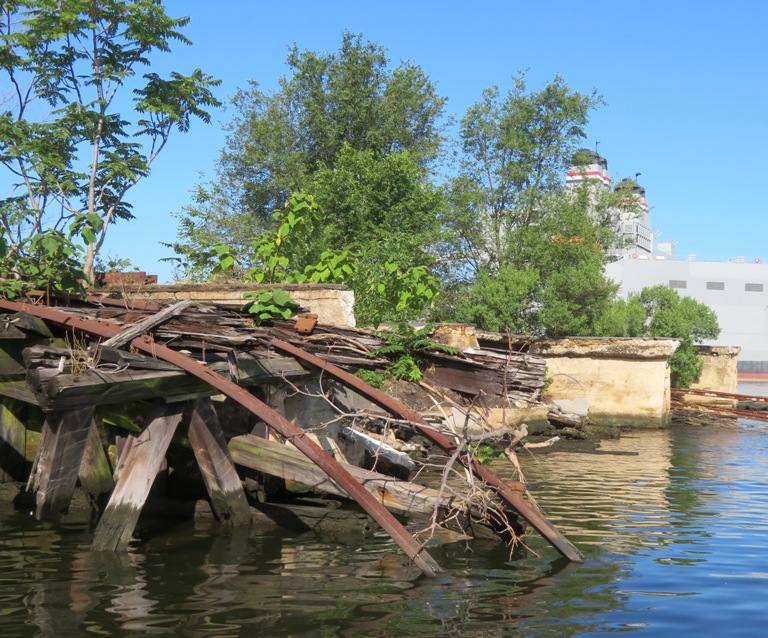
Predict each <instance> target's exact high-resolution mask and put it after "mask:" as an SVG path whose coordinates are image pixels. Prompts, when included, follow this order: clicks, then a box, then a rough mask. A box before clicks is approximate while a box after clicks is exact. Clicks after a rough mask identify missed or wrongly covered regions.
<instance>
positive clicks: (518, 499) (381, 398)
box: [271, 339, 584, 563]
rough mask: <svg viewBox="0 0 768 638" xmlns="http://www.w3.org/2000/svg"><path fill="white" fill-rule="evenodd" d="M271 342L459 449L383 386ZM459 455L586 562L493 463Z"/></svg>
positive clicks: (449, 448) (572, 556)
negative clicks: (501, 474) (503, 478)
mask: <svg viewBox="0 0 768 638" xmlns="http://www.w3.org/2000/svg"><path fill="white" fill-rule="evenodd" d="M271 344H272V347H273V348H275V349H276V350H280V351H282V352H284V353H286V354H289V355H291V356H292V357H294V358H295V359H298V360H299V361H303V362H304V363H306V364H308V365H310V366H312V367H314V368H318V369H319V370H321V371H322V372H323V373H325V374H328V375H329V376H331V377H333V378H335V379H337V380H338V381H341V382H342V383H343V384H344V385H346V386H349V387H351V388H354V389H355V390H356V391H357V392H359V393H360V394H361V395H363V396H365V397H367V398H368V399H370V400H371V401H373V402H374V403H376V404H377V405H378V406H380V407H382V408H383V409H385V410H387V411H388V412H389V413H390V414H394V415H397V416H399V417H401V418H403V419H405V420H406V421H409V422H410V423H412V424H413V425H414V427H416V429H418V431H419V433H420V434H421V435H422V436H424V437H426V438H428V439H429V440H430V441H432V442H433V443H434V444H435V445H437V446H438V447H440V448H441V449H442V450H443V451H445V452H446V453H448V454H454V453H455V452H456V450H457V447H458V446H457V445H456V443H454V441H453V440H452V439H450V438H448V437H447V436H445V435H444V434H441V433H440V432H437V431H435V430H433V429H432V428H431V427H429V424H428V423H427V422H426V421H425V420H424V419H422V418H421V417H420V416H419V415H418V414H416V413H415V412H414V411H413V410H411V409H410V408H408V407H407V406H405V405H403V404H402V403H400V402H399V401H397V400H395V399H393V398H392V397H390V396H388V395H386V394H384V393H383V392H381V391H380V390H376V389H375V388H372V387H371V386H369V385H368V384H367V383H365V382H364V381H363V380H362V379H360V378H359V377H356V376H355V375H353V374H350V373H349V372H346V371H344V370H342V369H341V368H339V367H338V366H336V365H334V364H332V363H329V362H327V361H324V360H323V359H321V358H320V357H317V356H315V355H313V354H311V353H309V352H306V351H305V350H302V349H301V348H297V347H296V346H294V345H291V344H290V343H287V342H285V341H282V340H280V339H273V340H272V341H271ZM459 459H460V460H461V462H462V463H463V464H464V466H465V467H467V468H469V469H470V470H471V471H472V472H473V473H474V475H475V476H476V477H477V478H479V479H481V480H482V481H484V482H485V484H486V485H488V486H489V487H490V488H492V489H493V490H495V491H496V493H497V494H498V495H499V496H500V497H501V498H502V499H503V500H504V501H506V502H507V504H509V505H510V506H511V507H512V508H513V509H514V510H515V511H516V512H517V513H518V514H520V516H522V517H523V518H524V519H525V520H526V521H528V523H529V524H530V525H531V526H532V527H534V528H535V529H536V530H537V531H538V532H539V533H540V534H541V535H542V536H543V537H544V538H546V539H547V540H548V541H549V542H550V544H551V545H552V546H553V547H554V548H555V549H556V550H557V551H559V552H560V553H561V554H562V555H563V556H565V557H566V558H568V559H569V560H572V561H574V562H577V563H581V562H584V556H583V555H582V553H581V552H580V551H579V550H578V549H576V547H575V546H574V545H573V544H572V543H571V542H570V541H569V540H568V539H567V538H566V537H565V536H563V535H562V534H561V533H560V532H559V531H558V530H557V528H556V527H555V526H554V525H553V524H552V523H550V522H549V521H548V520H547V519H546V518H545V517H544V516H543V515H542V514H541V513H540V512H539V511H537V510H535V509H534V508H533V507H532V506H531V505H530V504H529V503H528V501H526V500H525V499H524V498H523V497H522V496H521V495H520V494H519V493H518V492H516V491H515V490H513V489H512V488H511V487H510V486H509V485H507V484H506V483H505V482H504V481H503V480H502V479H501V478H500V477H499V476H497V475H496V474H495V473H494V472H493V471H491V469H490V468H489V467H487V466H485V465H482V464H481V463H479V462H478V461H477V459H476V458H474V457H473V456H472V455H470V454H467V453H466V452H463V453H461V454H460V455H459Z"/></svg>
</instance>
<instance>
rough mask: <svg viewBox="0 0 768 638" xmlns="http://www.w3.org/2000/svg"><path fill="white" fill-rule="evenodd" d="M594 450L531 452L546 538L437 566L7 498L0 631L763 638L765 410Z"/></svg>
mask: <svg viewBox="0 0 768 638" xmlns="http://www.w3.org/2000/svg"><path fill="white" fill-rule="evenodd" d="M600 452H601V453H599V454H586V453H585V454H582V453H565V452H554V453H549V454H546V455H538V456H535V457H533V456H522V457H521V461H522V463H523V464H524V471H525V473H526V476H527V479H528V481H529V483H530V484H531V488H532V491H533V493H534V495H535V496H536V498H537V500H538V501H539V503H540V504H541V505H542V507H543V508H544V511H545V512H546V513H547V515H548V516H549V518H550V519H551V520H552V521H553V522H554V523H555V524H556V525H557V526H558V527H559V529H560V530H561V531H563V532H564V533H565V534H566V535H567V536H568V538H569V539H570V540H571V541H572V542H573V543H574V544H576V545H577V546H578V547H579V548H580V549H581V551H582V552H583V553H584V554H585V555H586V557H587V560H586V562H585V563H584V564H582V565H574V564H569V563H568V562H567V561H564V560H562V559H560V558H559V557H558V556H559V555H558V554H557V553H556V552H555V550H553V549H551V548H549V547H548V546H547V545H546V543H544V542H543V541H542V540H540V539H539V538H533V537H529V545H530V547H529V549H528V550H527V551H523V552H521V553H520V555H516V556H515V557H514V559H513V560H512V561H509V560H508V554H507V551H506V550H505V549H504V548H503V547H499V545H498V544H497V543H495V542H491V541H482V542H475V543H473V544H472V545H470V546H469V547H468V548H467V547H465V546H458V545H452V546H444V547H442V548H438V549H436V550H435V551H434V552H433V555H434V556H435V558H437V559H438V561H440V563H441V564H442V565H443V566H444V567H445V568H446V574H445V575H444V576H442V577H440V578H438V579H432V580H430V579H425V578H422V577H420V576H419V575H418V573H417V572H416V571H415V570H414V569H413V568H412V567H411V566H409V565H407V563H406V562H405V561H404V560H403V559H402V557H401V555H400V553H399V552H398V551H397V548H396V547H394V546H393V545H392V543H391V542H390V541H389V540H388V539H387V538H385V537H377V538H375V539H373V540H371V541H361V540H360V539H358V538H350V539H348V542H346V543H344V542H343V543H331V542H328V541H327V540H325V541H323V540H319V539H317V538H316V537H315V536H313V535H310V534H302V535H291V534H286V533H279V532H268V533H267V532H265V533H259V532H258V531H253V530H249V531H243V530H239V531H235V532H228V533H222V532H220V531H217V530H216V529H212V528H211V527H210V526H205V525H202V524H198V525H197V526H194V525H191V524H190V525H186V526H184V527H177V528H174V529H172V530H171V531H166V532H164V533H163V534H160V535H155V536H154V537H153V538H152V539H151V540H149V541H146V542H144V543H141V544H137V545H136V546H134V547H133V548H132V550H131V551H130V552H129V553H127V554H120V555H110V554H97V553H93V552H90V551H89V544H90V539H91V538H90V534H89V531H88V527H87V523H86V522H85V521H80V522H78V521H77V520H72V521H68V522H64V523H63V524H58V525H51V524H48V523H40V522H37V521H35V520H34V519H33V518H32V517H30V516H29V513H28V512H20V511H17V510H15V509H13V508H11V507H10V506H6V507H5V509H4V510H2V511H0V635H2V636H8V637H12V636H13V637H16V636H85V635H110V636H133V635H135V636H139V635H141V636H161V635H178V636H201V637H202V636H221V637H225V636H255V635H258V636H261V635H263V636H336V635H341V636H402V637H406V636H420V635H424V636H426V635H429V636H435V635H439V636H558V637H559V636H584V635H592V634H600V633H626V634H637V635H642V636H674V635H675V634H680V635H681V636H688V635H697V636H762V635H764V628H765V626H766V625H768V603H766V598H767V597H768V551H767V546H768V424H757V423H751V422H745V421H741V422H739V423H738V424H736V423H734V424H731V425H720V426H707V427H696V428H694V427H683V426H675V427H671V428H669V429H665V430H662V431H634V432H629V433H627V434H625V435H624V436H623V437H622V439H621V440H618V441H606V442H604V443H603V444H602V446H601V449H600Z"/></svg>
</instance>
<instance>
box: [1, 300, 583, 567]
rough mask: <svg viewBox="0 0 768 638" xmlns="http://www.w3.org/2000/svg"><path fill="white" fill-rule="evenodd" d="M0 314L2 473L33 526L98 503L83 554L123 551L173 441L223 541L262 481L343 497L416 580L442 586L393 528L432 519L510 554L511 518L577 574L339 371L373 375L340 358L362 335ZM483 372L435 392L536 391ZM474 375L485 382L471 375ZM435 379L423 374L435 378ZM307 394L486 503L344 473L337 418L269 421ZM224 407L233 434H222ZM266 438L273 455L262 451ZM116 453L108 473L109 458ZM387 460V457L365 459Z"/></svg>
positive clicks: (416, 426)
mask: <svg viewBox="0 0 768 638" xmlns="http://www.w3.org/2000/svg"><path fill="white" fill-rule="evenodd" d="M0 312H3V313H4V314H3V315H2V318H1V319H0V396H2V397H3V402H2V412H1V413H0V441H1V442H2V450H0V472H3V473H5V475H7V476H8V477H10V478H14V479H19V478H26V480H27V485H26V491H27V492H28V493H30V494H33V495H34V498H35V516H36V517H37V518H38V519H43V518H48V517H52V516H56V515H58V514H60V513H62V512H65V511H66V510H67V508H68V506H69V503H70V499H71V498H72V494H73V492H74V490H75V486H76V484H77V482H78V480H79V482H80V484H81V485H82V486H83V488H84V489H85V490H86V491H87V492H88V493H89V494H90V495H91V498H92V499H93V501H94V503H99V502H106V503H107V504H106V506H105V507H104V508H103V511H102V512H101V516H100V519H99V522H98V524H97V526H96V529H95V531H94V540H93V547H94V549H97V550H121V549H124V548H126V547H127V546H128V543H129V542H130V540H131V538H132V536H133V533H134V530H135V527H136V524H137V521H138V518H139V515H140V513H141V510H142V507H143V505H144V503H145V502H146V500H147V498H148V496H149V492H150V489H151V488H152V486H153V483H154V481H155V477H156V476H157V475H158V474H159V473H160V471H161V469H162V468H163V466H164V465H165V464H166V463H167V458H166V457H167V453H168V450H169V448H170V447H171V445H172V443H173V442H174V441H177V442H178V441H183V443H184V444H185V445H187V446H188V447H190V448H191V450H192V452H193V454H194V457H195V460H196V463H197V466H198V468H199V470H200V474H201V476H202V478H203V480H204V483H205V487H206V490H207V493H208V496H209V499H210V502H211V505H212V508H213V510H214V512H215V514H216V516H217V517H218V518H219V519H220V520H223V521H228V522H229V523H231V524H233V525H244V524H248V523H250V521H251V515H250V512H249V508H250V506H249V504H248V498H247V495H246V492H245V490H244V488H243V481H244V479H245V480H246V481H248V480H253V472H258V473H259V474H258V475H257V476H262V477H264V476H266V477H269V476H277V477H279V478H281V479H283V480H289V481H299V482H301V483H303V484H304V485H307V486H310V487H312V488H314V489H318V490H321V491H326V492H329V493H333V494H344V495H348V496H349V497H351V498H352V499H354V500H355V501H356V502H357V503H358V504H359V505H360V506H361V507H362V508H363V509H364V510H365V511H366V512H367V513H368V514H369V515H370V516H371V517H372V518H373V519H374V520H375V521H376V522H377V523H378V524H379V525H380V526H381V527H382V528H383V529H384V530H385V531H386V532H387V533H388V534H389V535H390V536H391V537H392V538H393V540H395V541H396V542H397V543H398V545H399V546H400V547H401V548H402V550H403V551H404V552H405V553H406V554H407V555H408V556H409V557H410V558H411V560H413V561H414V563H415V564H416V565H417V566H418V567H419V568H420V569H421V570H422V572H424V573H425V574H427V575H434V574H436V573H438V572H439V571H440V568H439V566H438V565H437V563H436V562H435V561H434V559H432V557H431V556H430V555H429V554H428V553H427V551H426V550H425V548H424V544H423V543H421V542H419V541H417V540H416V539H415V538H414V537H413V536H412V535H411V534H410V533H409V532H408V531H407V530H406V529H405V527H404V526H403V524H402V522H401V521H400V519H399V518H397V517H396V516H395V514H393V512H394V513H396V514H398V515H402V514H406V515H413V514H414V513H421V514H424V515H430V516H432V517H433V519H434V520H435V521H436V522H437V523H439V522H440V521H442V520H447V519H454V518H455V517H456V515H457V510H462V512H463V513H464V514H465V515H466V517H467V519H468V520H473V521H476V522H479V523H482V524H483V525H486V526H487V527H490V528H494V529H495V530H496V531H498V532H500V533H502V535H504V534H505V535H507V537H509V535H510V534H511V535H512V537H513V538H512V540H513V541H514V540H515V538H514V536H515V534H516V531H515V530H519V525H518V524H517V517H522V518H523V519H524V520H525V521H527V522H528V524H530V525H531V526H532V527H534V528H535V529H536V530H537V531H539V532H540V533H541V534H542V535H543V536H544V537H545V538H547V540H548V541H549V542H550V543H551V544H552V545H553V546H554V547H555V548H556V549H557V550H558V551H559V552H560V553H561V554H562V555H563V556H565V557H567V558H569V559H570V560H574V561H581V560H582V556H581V554H580V553H579V552H578V550H577V549H576V548H575V547H573V545H572V544H571V543H569V542H568V541H567V539H565V538H564V537H563V536H562V535H561V534H560V533H559V532H558V531H557V530H556V529H555V528H554V526H552V525H551V524H550V523H549V521H547V520H546V518H545V517H544V516H543V515H542V514H541V513H540V512H538V510H536V509H535V508H534V507H532V506H531V505H530V504H529V502H528V501H527V500H526V499H525V498H524V486H521V485H518V484H509V483H507V482H505V481H503V480H501V479H500V478H499V477H498V476H496V475H495V474H494V473H493V472H491V471H490V469H489V468H488V467H486V466H485V465H482V464H480V463H478V461H477V459H476V458H474V456H473V455H472V454H471V453H470V450H469V448H468V446H466V445H465V444H464V442H462V441H460V440H457V438H456V437H450V436H447V435H446V434H444V433H442V432H440V431H438V430H437V429H435V427H434V424H432V423H429V422H427V421H426V420H425V419H424V418H422V417H421V416H420V415H419V414H417V413H415V412H414V411H412V410H411V409H409V408H407V407H406V406H404V405H402V404H401V403H399V402H398V401H395V400H394V399H392V397H389V396H387V395H385V394H383V393H382V392H380V391H377V390H375V389H373V388H371V387H369V386H368V385H366V384H365V383H363V382H362V381H361V379H359V378H358V377H356V376H354V375H352V374H351V373H349V372H348V371H346V370H344V369H342V368H340V367H338V366H337V365H336V364H337V363H339V364H346V365H352V366H353V367H354V366H358V367H359V366H365V365H371V359H370V358H367V357H361V356H359V354H356V355H353V356H350V353H349V352H348V350H349V348H348V347H347V346H345V345H343V344H345V343H346V344H347V345H348V344H349V343H350V340H351V338H352V336H354V337H355V338H356V341H355V343H356V344H358V347H359V344H360V343H364V342H365V340H366V339H371V338H372V337H370V336H369V335H366V334H365V333H362V331H351V330H349V329H347V331H346V332H347V334H345V330H344V329H338V328H335V329H329V331H328V332H327V333H325V334H324V335H322V336H320V335H313V336H314V338H312V336H310V337H306V336H304V337H302V336H301V335H299V333H298V332H297V331H296V330H295V329H294V328H295V327H294V326H293V324H291V323H283V324H280V325H279V326H276V327H274V328H272V329H269V330H267V329H264V328H259V327H256V326H254V325H253V324H252V323H251V322H250V320H249V319H248V317H247V316H242V315H240V314H239V313H237V312H233V311H229V310H223V309H221V308H215V307H211V306H208V305H203V304H191V303H190V302H180V303H177V304H173V305H171V306H159V305H154V304H141V303H137V302H133V303H127V302H126V301H125V300H107V299H94V298H92V299H86V300H81V301H70V303H69V305H68V306H67V307H65V308H62V307H58V308H53V307H47V306H42V305H39V304H22V303H16V302H10V301H2V300H0ZM351 332H354V335H352V334H349V333H351ZM339 344H341V347H339ZM334 345H335V346H336V347H334ZM309 350H314V353H313V352H310V351H309ZM483 356H484V355H480V356H479V357H478V358H479V359H480V360H472V359H471V358H466V357H461V358H457V360H456V361H453V362H451V364H452V365H451V366H450V367H449V370H450V372H449V373H444V374H443V376H444V377H445V376H447V377H449V378H451V379H452V382H454V383H455V384H457V385H460V387H459V388H456V389H457V390H460V391H464V392H468V393H471V392H472V390H473V389H474V391H475V392H478V391H479V390H478V388H477V387H476V386H478V385H480V386H482V388H481V389H482V390H483V391H484V392H488V391H497V392H504V393H506V394H507V395H510V394H511V395H514V396H518V397H519V396H525V395H526V393H529V394H530V393H531V392H535V391H536V389H537V387H536V384H535V383H532V382H531V378H535V377H536V370H535V368H536V366H538V365H540V364H539V362H537V361H530V360H527V359H526V358H525V357H524V356H523V355H520V356H519V361H517V363H518V364H519V365H516V367H515V374H512V375H510V374H509V373H508V372H509V370H508V366H509V362H510V360H511V359H514V358H515V356H518V355H515V354H513V353H510V354H509V356H508V357H507V358H506V359H505V366H506V367H505V368H504V369H503V371H500V368H499V367H498V366H497V367H493V365H491V364H490V363H489V362H488V361H487V360H485V361H484V360H482V357H483ZM486 356H487V355H486ZM483 368H485V369H489V370H490V373H489V374H487V375H482V376H479V375H472V374H470V373H468V372H467V371H468V370H472V369H483ZM435 370H437V372H435ZM439 370H440V367H439V366H435V367H434V369H433V372H432V374H433V377H434V378H439V376H440V372H439ZM457 370H458V371H459V372H458V373H457V372H456V371H457ZM532 370H533V371H532ZM541 372H542V374H540V375H539V376H540V378H541V380H542V381H543V368H542V370H541ZM317 378H320V379H321V380H323V382H324V383H325V382H327V381H328V380H330V379H333V380H334V383H335V384H338V386H340V387H344V388H348V389H351V390H352V391H353V393H354V395H355V396H358V397H364V398H365V399H366V400H367V401H369V402H370V403H372V404H375V405H377V406H379V407H380V408H382V409H383V410H384V411H385V412H386V413H388V414H389V415H390V417H391V418H394V419H395V420H397V421H399V422H400V423H403V424H406V425H407V427H408V428H410V429H411V430H412V431H415V432H416V433H417V434H418V435H419V436H421V437H423V438H425V439H426V440H428V441H429V442H430V443H431V444H432V445H435V446H437V447H439V448H440V449H442V450H443V451H444V453H445V454H447V455H449V457H450V458H451V460H452V462H456V463H459V464H460V465H461V466H463V467H464V468H466V470H467V471H469V472H471V473H473V474H474V475H475V476H476V477H477V478H478V479H480V480H481V481H482V482H483V483H484V484H485V486H487V490H486V492H487V494H486V495H484V497H483V498H482V499H481V500H479V501H474V502H471V499H470V500H468V499H462V498H457V495H456V493H455V492H452V491H450V490H447V489H441V490H434V489H430V488H426V487H424V486H421V485H417V484H414V483H410V482H409V481H406V480H402V479H395V478H393V477H392V476H389V475H385V474H381V473H379V472H374V471H372V470H370V469H361V468H359V467H357V466H356V465H355V464H353V463H348V462H346V461H348V460H350V459H346V458H345V455H344V450H343V449H341V447H342V446H343V441H344V438H343V437H339V436H338V434H339V430H340V429H341V428H342V427H346V425H345V424H344V423H343V418H342V417H343V416H344V415H340V414H339V408H338V406H333V408H332V410H330V412H331V414H330V418H325V419H322V420H318V422H317V423H312V424H311V425H310V427H308V428H304V429H302V428H301V427H298V426H297V425H296V424H295V423H294V422H291V420H289V419H288V418H286V415H285V414H282V413H281V412H280V411H279V410H277V409H275V407H272V406H271V405H269V403H273V404H275V397H274V396H273V395H274V394H275V393H276V388H280V387H286V386H288V387H290V388H293V389H294V391H297V392H298V388H300V387H302V386H301V385H300V384H303V383H310V382H312V380H313V379H315V380H316V379H317ZM477 379H481V381H480V383H479V384H478V380H477ZM315 383H316V381H315ZM539 387H540V386H539ZM214 399H225V401H223V402H217V401H214ZM279 403H280V401H279V400H278V401H277V404H279ZM328 403H329V404H330V402H328ZM233 406H235V407H236V408H238V409H239V410H240V414H239V416H240V418H230V415H231V414H232V413H233ZM277 407H279V406H277ZM222 408H224V409H225V410H224V412H225V413H227V411H228V413H227V416H226V417H223V416H222ZM283 408H284V409H283V412H285V411H286V410H285V405H284V406H283ZM304 411H305V412H306V410H304ZM304 417H305V421H306V415H304ZM27 428H31V429H35V428H37V429H39V430H40V431H41V438H40V444H39V447H38V451H37V455H36V458H35V461H34V464H33V467H32V471H31V472H30V473H29V476H28V477H24V476H23V475H22V472H23V471H24V453H23V446H22V444H21V441H22V440H23V437H24V434H25V431H26V429H27ZM267 428H269V429H271V430H272V431H273V432H275V433H277V434H278V435H279V439H280V442H278V443H275V442H272V441H270V440H269V439H267V438H265V435H266V430H267ZM332 434H333V435H332ZM359 435H360V436H361V437H367V435H365V434H364V433H362V432H361V433H359ZM351 438H354V436H352V437H351ZM340 441H341V442H342V443H341V444H340ZM112 444H114V449H116V459H110V458H109V457H108V455H107V453H106V451H105V450H106V449H107V446H108V445H112ZM287 444H289V445H287ZM384 449H385V446H384V445H383V444H382V445H380V446H379V447H378V448H377V450H379V451H381V450H384ZM377 453H378V452H377ZM317 468H319V470H320V472H319V473H318V469H317ZM376 469H378V467H377V468H376ZM259 493H261V492H259ZM508 540H509V539H508Z"/></svg>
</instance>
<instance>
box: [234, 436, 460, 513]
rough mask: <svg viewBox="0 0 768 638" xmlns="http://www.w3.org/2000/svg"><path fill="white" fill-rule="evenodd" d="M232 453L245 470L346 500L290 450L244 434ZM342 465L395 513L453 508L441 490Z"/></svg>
mask: <svg viewBox="0 0 768 638" xmlns="http://www.w3.org/2000/svg"><path fill="white" fill-rule="evenodd" d="M229 450H230V452H231V453H232V458H233V459H234V461H235V463H237V464H238V465H242V466H243V467H248V468H250V469H252V470H256V471H257V472H264V473H265V474H270V475H272V476H279V477H281V478H284V479H287V480H290V481H296V482H298V483H302V484H303V485H306V486H307V487H311V488H312V489H317V490H321V491H323V492H327V493H329V494H334V495H336V496H343V497H347V493H346V492H345V491H344V490H343V489H341V488H340V487H339V486H338V485H337V484H336V483H335V482H334V481H332V480H331V479H330V478H329V477H328V475H327V474H325V473H324V472H323V471H321V470H319V469H318V468H317V467H316V466H315V465H314V464H313V463H312V462H311V461H310V460H309V459H307V458H306V457H305V456H304V455H303V454H301V452H299V451H298V450H296V449H295V448H293V447H291V446H288V445H285V444H283V443H277V442H276V441H270V440H268V439H263V438H261V437H258V436H254V435H252V434H244V435H242V436H237V437H234V438H232V439H230V441H229ZM342 465H343V466H344V468H345V469H346V470H347V471H348V472H349V473H350V474H351V475H352V476H354V477H355V479H357V480H358V481H360V483H361V484H362V485H363V486H364V487H365V489H366V490H368V491H369V492H370V493H371V494H373V496H374V497H375V498H376V500H377V501H378V502H379V503H381V504H382V505H384V506H385V507H386V508H387V509H389V510H390V511H392V512H395V513H398V514H406V515H413V514H426V515H431V514H432V512H433V511H434V508H435V506H436V505H439V506H440V507H444V508H450V506H451V502H452V499H451V496H450V494H449V493H446V494H444V495H442V496H441V494H440V493H439V492H438V490H435V489H432V488H429V487H424V486H423V485H417V484H415V483H409V482H408V481H401V480H398V479H395V478H392V477H391V476H387V475H386V474H379V473H378V472H373V471H371V470H365V469H362V468H359V467H356V466H354V465H348V464H346V463H344V464H342Z"/></svg>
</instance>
